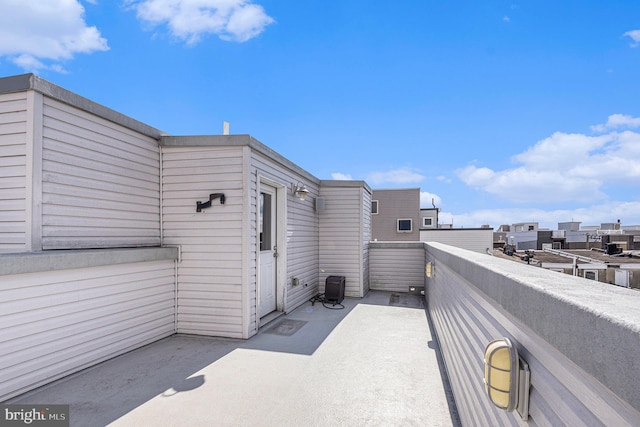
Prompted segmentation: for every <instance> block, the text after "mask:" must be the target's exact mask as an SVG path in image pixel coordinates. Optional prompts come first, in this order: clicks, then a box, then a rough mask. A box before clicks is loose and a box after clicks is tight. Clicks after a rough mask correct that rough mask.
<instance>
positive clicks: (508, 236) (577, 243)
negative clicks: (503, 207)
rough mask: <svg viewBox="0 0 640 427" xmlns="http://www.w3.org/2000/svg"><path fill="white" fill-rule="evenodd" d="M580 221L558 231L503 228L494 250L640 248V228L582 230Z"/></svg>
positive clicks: (496, 236)
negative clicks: (506, 248)
mask: <svg viewBox="0 0 640 427" xmlns="http://www.w3.org/2000/svg"><path fill="white" fill-rule="evenodd" d="M580 225H581V223H580V222H577V221H570V222H560V223H558V229H557V230H547V229H540V228H538V223H535V222H529V223H518V224H514V225H512V226H509V225H502V226H500V227H499V228H498V231H496V232H495V233H494V238H493V242H494V247H496V248H501V247H503V246H504V245H505V244H510V245H514V246H515V248H516V250H543V249H592V248H598V249H606V248H607V244H609V243H616V244H617V245H618V246H619V247H620V248H622V250H638V249H640V227H638V226H628V227H624V226H621V224H620V223H619V222H617V223H605V224H601V225H600V226H585V227H581V226H580Z"/></svg>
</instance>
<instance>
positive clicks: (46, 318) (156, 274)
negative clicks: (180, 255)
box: [0, 254, 175, 401]
mask: <svg viewBox="0 0 640 427" xmlns="http://www.w3.org/2000/svg"><path fill="white" fill-rule="evenodd" d="M65 256H66V258H65V259H68V258H71V257H73V258H75V259H74V260H72V261H73V262H75V261H77V258H78V257H81V256H80V255H77V254H68V255H65ZM39 258H42V257H39ZM62 258H64V256H62V257H61V256H58V257H57V258H56V259H55V260H49V261H52V262H53V263H54V264H62V265H64V264H65V263H66V261H65V259H62ZM33 264H34V263H29V264H27V265H23V266H22V267H25V266H26V267H32V266H33ZM174 264H175V262H174V261H173V260H165V261H153V262H138V263H132V264H118V265H105V266H97V267H88V268H77V269H68V270H58V271H46V272H45V271H43V272H33V273H28V274H10V275H4V276H0V401H3V400H5V399H8V398H10V397H13V396H16V395H18V394H20V393H23V392H26V391H28V390H31V389H33V388H35V387H38V386H40V385H43V384H46V383H49V382H51V381H53V380H56V379H58V378H61V377H63V376H65V375H69V374H71V373H73V372H77V371H79V370H81V369H84V368H86V367H88V366H91V365H94V364H96V363H99V362H101V361H104V360H106V359H109V358H112V357H115V356H117V355H119V354H122V353H125V352H127V351H130V350H132V349H134V348H137V347H140V346H143V345H145V344H148V343H150V342H153V341H156V340H158V339H161V338H164V337H166V336H168V335H171V334H173V333H174V331H175V328H174V310H175V280H174V279H175V267H174ZM6 265H7V262H6V260H5V259H2V260H0V266H5V269H6Z"/></svg>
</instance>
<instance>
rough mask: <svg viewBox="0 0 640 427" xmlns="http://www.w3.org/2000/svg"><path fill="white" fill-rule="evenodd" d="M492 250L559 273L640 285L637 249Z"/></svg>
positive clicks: (624, 284) (631, 285)
mask: <svg viewBox="0 0 640 427" xmlns="http://www.w3.org/2000/svg"><path fill="white" fill-rule="evenodd" d="M495 254H496V255H498V256H500V257H502V258H506V259H510V260H512V261H518V262H522V263H525V264H529V265H532V266H537V267H542V268H545V269H547V270H552V271H557V272H559V273H565V274H569V275H572V276H579V277H583V278H585V279H591V280H595V281H598V282H602V283H608V284H611V285H617V286H622V287H625V288H636V289H639V288H640V252H636V253H627V254H619V255H608V254H606V253H604V252H603V251H601V250H584V249H575V250H570V249H565V250H557V249H544V250H536V251H527V252H526V253H525V252H520V253H516V254H514V255H513V256H507V255H505V254H503V253H502V251H500V250H496V251H495Z"/></svg>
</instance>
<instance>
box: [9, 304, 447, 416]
mask: <svg viewBox="0 0 640 427" xmlns="http://www.w3.org/2000/svg"><path fill="white" fill-rule="evenodd" d="M343 304H344V306H345V309H343V310H331V309H328V308H325V307H323V306H322V304H320V303H316V304H315V305H312V304H311V303H305V304H304V305H302V306H301V307H299V308H298V309H296V310H294V311H293V312H291V313H289V314H287V315H286V316H281V317H280V318H278V319H276V320H274V321H273V322H271V323H269V324H268V325H266V326H264V327H263V328H261V331H260V333H259V334H257V335H256V336H254V337H253V338H251V339H249V340H234V339H224V338H208V337H197V336H190V335H173V336H171V337H169V338H165V339H163V340H160V341H157V342H155V343H153V344H150V345H147V346H145V347H143V348H140V349H138V350H135V351H132V352H130V353H127V354H124V355H122V356H119V357H117V358H114V359H111V360H109V361H106V362H104V363H101V364H99V365H97V366H94V367H92V368H89V369H86V370H84V371H82V372H79V373H77V374H74V375H71V376H69V377H66V378H63V379H62V380H59V381H57V382H54V383H52V384H50V385H47V386H44V387H42V388H40V389H37V390H34V391H32V392H30V393H27V394H25V395H22V396H19V397H17V398H14V399H11V401H10V402H7V403H33V404H69V405H70V421H71V425H72V426H82V427H91V426H104V425H114V426H151V425H152V426H364V425H366V426H457V425H459V421H458V419H457V415H456V411H455V405H454V403H453V402H452V399H451V393H450V391H449V389H448V385H447V382H446V381H445V380H443V378H444V375H443V371H442V368H441V363H440V361H439V351H438V350H437V344H436V340H435V339H434V337H433V335H432V333H431V330H430V327H429V322H428V319H427V316H426V312H425V310H424V308H422V307H421V306H422V301H421V297H418V296H415V295H410V294H392V293H390V292H380V291H371V292H369V294H368V295H367V296H366V297H365V298H363V299H352V298H347V299H345V301H344V302H343ZM328 307H332V306H331V305H328Z"/></svg>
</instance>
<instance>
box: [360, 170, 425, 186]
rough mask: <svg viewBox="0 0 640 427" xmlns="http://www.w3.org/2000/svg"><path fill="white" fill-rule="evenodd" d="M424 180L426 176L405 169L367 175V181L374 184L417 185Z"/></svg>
mask: <svg viewBox="0 0 640 427" xmlns="http://www.w3.org/2000/svg"><path fill="white" fill-rule="evenodd" d="M423 180H424V175H421V174H419V173H418V172H417V171H416V170H415V169H413V168H409V167H405V168H399V169H393V170H390V171H386V172H373V173H370V174H369V175H367V178H366V181H367V182H369V183H371V184H374V185H380V184H385V183H389V184H417V183H419V182H422V181H423Z"/></svg>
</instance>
